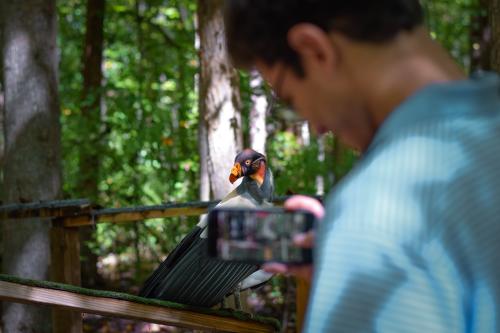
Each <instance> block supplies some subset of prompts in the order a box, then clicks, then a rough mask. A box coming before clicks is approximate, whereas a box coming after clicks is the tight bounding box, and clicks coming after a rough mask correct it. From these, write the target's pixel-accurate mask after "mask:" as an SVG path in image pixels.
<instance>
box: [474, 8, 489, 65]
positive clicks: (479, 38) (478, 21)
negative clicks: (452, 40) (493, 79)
mask: <svg viewBox="0 0 500 333" xmlns="http://www.w3.org/2000/svg"><path fill="white" fill-rule="evenodd" d="M489 1H490V0H479V1H478V2H477V8H474V11H473V15H472V17H471V27H470V68H469V72H470V73H473V72H475V71H478V70H489V69H490V68H491V62H490V56H491V52H490V49H491V26H490V25H489V22H488V13H487V12H488V10H487V9H488V6H489V3H488V2H489Z"/></svg>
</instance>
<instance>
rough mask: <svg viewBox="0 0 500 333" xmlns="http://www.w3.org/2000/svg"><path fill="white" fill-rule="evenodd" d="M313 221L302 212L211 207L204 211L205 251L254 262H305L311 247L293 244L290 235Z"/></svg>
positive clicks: (276, 209)
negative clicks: (205, 223)
mask: <svg viewBox="0 0 500 333" xmlns="http://www.w3.org/2000/svg"><path fill="white" fill-rule="evenodd" d="M315 220H316V219H315V217H314V215H313V214H311V213H309V212H306V211H293V212H292V211H285V210H283V209H281V208H266V209H262V208H259V209H248V208H215V209H213V210H212V211H211V212H210V213H209V214H208V254H209V256H211V257H215V258H218V259H221V260H225V261H235V262H245V263H255V264H262V263H265V262H271V261H273V262H281V263H286V264H309V263H311V262H312V250H311V249H304V248H300V247H297V246H295V245H294V244H293V237H294V236H295V235H296V234H299V233H304V232H307V231H309V230H311V229H313V228H314V225H315Z"/></svg>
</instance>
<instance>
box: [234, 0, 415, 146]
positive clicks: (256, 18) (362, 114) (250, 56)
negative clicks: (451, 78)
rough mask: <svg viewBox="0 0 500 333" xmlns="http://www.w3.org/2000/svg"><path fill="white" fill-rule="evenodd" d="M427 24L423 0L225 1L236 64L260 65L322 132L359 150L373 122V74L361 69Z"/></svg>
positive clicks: (279, 92)
mask: <svg viewBox="0 0 500 333" xmlns="http://www.w3.org/2000/svg"><path fill="white" fill-rule="evenodd" d="M422 21H423V15H422V10H421V7H420V5H419V3H418V0H377V1H373V0H350V1H344V0H271V1H270V0H226V9H225V22H226V33H227V44H228V50H229V53H230V55H231V58H232V59H233V62H234V64H235V65H236V66H238V67H240V68H253V67H256V68H257V69H258V70H259V71H260V72H261V74H262V75H263V77H264V78H265V79H266V80H267V81H268V82H269V83H270V84H271V85H272V86H273V88H274V90H275V92H276V94H277V95H278V97H279V98H281V99H283V100H284V101H285V102H288V103H289V104H291V106H292V107H294V108H295V109H296V111H297V112H299V113H300V114H301V115H302V116H304V117H305V118H306V119H308V120H309V121H310V122H311V124H312V125H313V126H314V127H315V128H316V129H317V130H318V131H319V132H324V131H327V130H333V131H334V132H336V134H338V135H339V136H340V137H341V138H342V139H343V140H344V141H346V142H347V143H348V144H351V145H352V146H355V147H357V148H361V149H363V148H364V147H363V146H366V142H363V143H360V142H357V141H360V140H359V137H360V136H363V135H364V134H363V133H362V132H366V131H369V129H368V127H372V126H373V124H372V122H373V119H371V117H372V116H373V115H372V114H370V113H369V112H367V106H366V99H365V97H366V96H364V95H363V93H362V91H361V90H362V86H364V87H365V88H366V85H367V82H361V81H363V80H365V79H366V78H368V77H370V78H371V79H373V74H374V73H366V75H364V74H362V73H360V70H361V69H363V70H365V69H366V71H369V70H370V66H369V63H370V62H371V61H372V59H371V55H373V57H374V58H376V57H377V50H379V49H380V50H384V49H386V48H390V45H391V44H392V43H394V41H395V40H397V39H398V37H399V36H400V35H401V34H411V33H413V32H414V31H415V30H417V29H416V28H417V27H419V26H421V24H422ZM373 65H374V66H372V67H376V66H377V65H376V64H375V62H374V63H373ZM370 74H372V76H370ZM371 84H372V85H373V86H376V85H377V82H375V81H373V82H371ZM371 131H373V129H371ZM365 134H366V133H365ZM372 134H373V133H372ZM366 135H368V134H366ZM367 140H368V141H369V139H368V138H366V139H363V140H362V141H367Z"/></svg>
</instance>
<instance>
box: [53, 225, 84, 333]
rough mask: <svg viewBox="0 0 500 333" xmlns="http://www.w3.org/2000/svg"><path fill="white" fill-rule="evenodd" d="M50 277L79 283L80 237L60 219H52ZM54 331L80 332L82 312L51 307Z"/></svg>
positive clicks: (60, 280) (65, 332)
mask: <svg viewBox="0 0 500 333" xmlns="http://www.w3.org/2000/svg"><path fill="white" fill-rule="evenodd" d="M50 236H51V240H50V241H51V278H52V280H53V281H56V282H61V283H67V284H71V285H75V286H80V285H81V277H80V238H79V233H78V228H66V227H64V226H63V223H62V221H59V220H54V221H53V222H52V229H51V235H50ZM52 328H53V332H54V333H81V332H82V314H81V313H79V312H74V311H68V310H61V309H53V311H52Z"/></svg>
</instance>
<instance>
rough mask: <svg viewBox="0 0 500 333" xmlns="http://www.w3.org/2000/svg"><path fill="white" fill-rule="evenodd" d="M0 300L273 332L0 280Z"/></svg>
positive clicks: (197, 326)
mask: <svg viewBox="0 0 500 333" xmlns="http://www.w3.org/2000/svg"><path fill="white" fill-rule="evenodd" d="M0 300H4V301H12V302H20V303H28V304H43V305H49V306H53V307H57V308H62V309H66V310H72V311H78V312H84V313H94V314H99V315H105V316H111V317H119V318H129V319H135V320H141V321H147V322H153V323H158V324H163V325H172V326H177V327H185V328H189V329H197V330H210V331H217V332H275V328H274V327H273V326H272V325H268V324H264V323H262V322H257V321H255V320H240V319H236V318H233V317H225V316H217V315H212V314H205V313H198V312H194V311H188V310H181V309H172V308H168V307H163V306H154V305H148V304H141V303H136V302H132V301H127V300H121V299H114V298H107V297H97V296H89V295H82V294H79V293H76V292H71V291H64V290H54V289H48V288H43V287H38V286H30V285H24V284H18V283H12V282H6V281H0Z"/></svg>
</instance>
